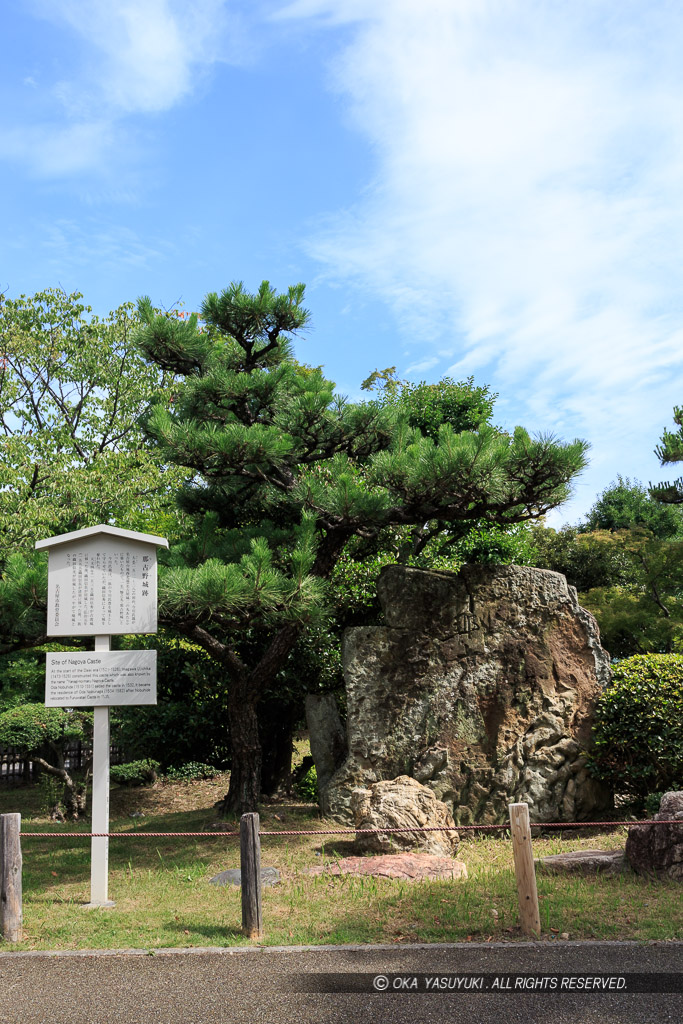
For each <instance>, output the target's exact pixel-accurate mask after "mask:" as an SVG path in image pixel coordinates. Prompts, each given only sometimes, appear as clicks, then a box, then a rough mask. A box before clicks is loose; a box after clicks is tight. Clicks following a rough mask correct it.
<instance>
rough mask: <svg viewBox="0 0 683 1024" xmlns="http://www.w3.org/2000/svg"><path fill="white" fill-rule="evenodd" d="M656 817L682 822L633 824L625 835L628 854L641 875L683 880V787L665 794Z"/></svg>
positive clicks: (632, 865)
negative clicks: (673, 823)
mask: <svg viewBox="0 0 683 1024" xmlns="http://www.w3.org/2000/svg"><path fill="white" fill-rule="evenodd" d="M654 820H655V821H676V822H680V825H632V826H631V828H630V829H629V830H628V838H627V839H626V858H627V860H628V862H629V864H630V865H631V867H632V868H633V870H634V871H636V872H637V873H638V874H639V875H654V876H657V877H659V878H661V877H665V878H672V879H674V880H675V881H678V882H683V790H681V791H679V792H675V793H665V794H664V796H663V797H662V799H661V801H660V803H659V812H658V813H657V814H655V816H654Z"/></svg>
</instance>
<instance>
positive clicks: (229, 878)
mask: <svg viewBox="0 0 683 1024" xmlns="http://www.w3.org/2000/svg"><path fill="white" fill-rule="evenodd" d="M279 881H280V872H279V871H278V869H277V868H261V885H277V884H278V882H279ZM209 882H210V883H211V885H241V884H242V872H241V871H240V869H239V868H228V870H227V871H219V873H218V874H217V875H214V876H213V878H210V879H209Z"/></svg>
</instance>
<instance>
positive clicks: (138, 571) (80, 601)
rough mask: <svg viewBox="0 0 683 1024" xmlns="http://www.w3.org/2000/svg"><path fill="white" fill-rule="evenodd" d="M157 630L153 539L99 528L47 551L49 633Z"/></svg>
mask: <svg viewBox="0 0 683 1024" xmlns="http://www.w3.org/2000/svg"><path fill="white" fill-rule="evenodd" d="M156 631H157V553H156V547H155V545H154V544H147V543H145V542H141V541H131V540H129V539H128V538H118V537H114V536H111V535H109V534H106V533H100V534H96V535H95V536H90V537H83V538H81V539H79V540H74V541H70V542H68V543H65V544H59V545H57V546H55V547H53V548H52V549H51V550H50V556H49V565H48V577H47V632H48V636H95V635H97V634H108V635H111V634H112V633H156Z"/></svg>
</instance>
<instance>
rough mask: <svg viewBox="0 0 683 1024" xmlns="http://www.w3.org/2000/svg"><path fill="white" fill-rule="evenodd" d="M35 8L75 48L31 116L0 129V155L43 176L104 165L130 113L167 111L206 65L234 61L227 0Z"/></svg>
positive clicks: (90, 2) (46, 3) (74, 0)
mask: <svg viewBox="0 0 683 1024" xmlns="http://www.w3.org/2000/svg"><path fill="white" fill-rule="evenodd" d="M32 10H33V11H34V13H35V14H36V15H37V16H38V17H41V18H44V19H48V20H50V21H51V22H52V23H54V24H55V26H57V27H58V28H59V29H60V30H62V32H64V31H66V32H67V33H68V34H70V35H71V44H72V46H73V47H74V51H73V52H74V56H73V60H72V61H71V66H70V68H69V74H68V77H65V76H64V75H62V76H61V77H58V78H57V79H56V80H53V81H51V82H44V81H43V82H41V86H40V90H41V97H40V98H41V99H42V102H43V106H42V108H40V107H39V105H38V101H36V103H35V104H34V107H33V108H32V110H33V113H34V117H35V120H34V121H33V122H29V123H26V122H25V121H24V120H22V122H21V123H17V124H15V126H14V127H13V128H9V129H8V130H6V131H5V132H4V133H3V134H2V135H1V136H0V156H1V157H5V158H12V159H15V160H19V161H22V162H24V163H26V164H28V165H29V167H31V169H32V170H33V172H35V173H37V174H39V175H42V176H48V177H57V176H64V175H70V174H74V173H80V172H83V171H86V170H89V169H93V168H97V167H101V166H104V164H105V162H106V160H107V159H111V157H112V155H113V154H115V153H116V150H117V147H119V146H121V144H122V143H123V144H124V145H123V147H122V148H125V143H124V140H123V139H122V137H121V136H122V132H123V126H124V125H125V119H126V118H127V117H129V116H130V115H136V114H138V115H139V114H143V115H144V114H147V115H153V114H159V113H161V112H163V111H166V110H169V109H170V108H172V107H173V106H174V105H176V104H177V103H179V102H181V101H182V100H184V99H185V98H186V97H188V96H189V95H190V94H191V93H192V92H193V90H194V89H195V88H196V87H197V85H198V83H199V82H200V81H201V79H202V76H203V75H204V74H205V72H206V69H207V68H208V67H210V65H211V64H213V63H214V62H215V61H217V60H232V59H236V58H235V52H234V50H231V44H230V39H229V32H228V20H227V8H226V0H189V2H184V0H34V3H33V5H32ZM237 20H238V18H237V16H236V17H235V19H233V22H234V23H237ZM26 81H27V82H28V83H29V84H30V85H32V86H33V87H34V92H35V91H36V82H35V80H34V79H33V78H31V79H27V80H26Z"/></svg>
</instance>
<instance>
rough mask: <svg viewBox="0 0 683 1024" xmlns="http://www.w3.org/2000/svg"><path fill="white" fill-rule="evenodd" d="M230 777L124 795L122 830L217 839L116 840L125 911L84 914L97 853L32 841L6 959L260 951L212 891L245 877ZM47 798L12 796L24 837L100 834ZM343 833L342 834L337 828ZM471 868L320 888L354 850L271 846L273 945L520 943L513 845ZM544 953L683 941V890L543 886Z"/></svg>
mask: <svg viewBox="0 0 683 1024" xmlns="http://www.w3.org/2000/svg"><path fill="white" fill-rule="evenodd" d="M225 791H226V778H225V777H219V778H217V779H214V780H211V781H203V782H189V783H188V782H175V783H162V782H159V783H156V784H155V785H154V786H153V787H149V788H144V789H125V788H116V787H114V788H113V789H112V794H111V829H112V831H127V832H132V831H136V832H139V833H142V835H144V833H145V832H150V831H154V832H204V833H205V835H206V838H204V837H203V836H202V837H197V838H191V837H175V838H172V837H169V838H153V837H148V838H143V837H142V836H141V837H140V838H121V839H117V838H113V839H112V840H110V873H109V877H110V883H109V891H110V897H111V898H112V899H113V900H115V902H116V906H115V908H113V909H111V910H103V909H99V910H84V909H83V906H82V905H83V904H84V903H86V902H87V901H88V899H89V885H90V840H89V839H87V838H83V839H78V838H73V839H69V838H63V839H52V838H49V839H47V838H45V839H41V838H35V839H32V838H30V836H29V835H27V834H25V835H24V836H23V838H22V851H23V862H24V869H23V886H24V932H25V937H24V941H23V942H22V943H17V944H9V943H2V941H1V940H0V949H3V950H12V949H105V948H109V949H111V948H131V947H133V948H144V949H150V950H154V949H155V948H159V947H164V946H184V947H189V946H233V945H249V942H248V940H247V939H245V938H244V937H243V936H242V934H241V932H240V924H241V903H240V890H239V889H237V888H235V887H232V886H230V887H226V888H218V887H216V886H214V885H209V879H210V878H211V877H212V876H213V875H215V874H217V873H218V872H219V871H223V870H224V869H225V868H229V867H239V841H238V840H235V839H230V838H222V837H217V836H215V835H212V834H211V829H212V827H215V826H218V827H220V828H222V829H235V830H237V829H238V822H237V821H231V822H228V823H225V822H220V821H219V817H218V812H217V811H216V810H215V809H214V806H213V805H214V803H215V802H216V801H217V800H218V799H219V798H220V797H221V796H222V795H223V794H224V793H225ZM42 801H43V797H42V794H41V791H40V789H39V787H37V786H19V787H8V786H4V785H3V786H2V787H0V813H5V812H10V811H19V812H21V814H22V830H23V832H24V833H30V832H32V831H33V832H38V831H52V832H57V833H59V832H65V831H75V830H80V831H83V832H87V831H88V829H89V827H90V826H89V822H83V823H82V824H79V825H78V826H76V827H74V826H73V825H72V824H67V825H60V824H56V823H54V822H51V821H49V819H48V818H47V817H46V816H45V815H44V813H43V811H42V809H41V802H42ZM334 827H335V823H334V822H330V821H325V820H323V819H321V818H320V817H319V816H318V813H317V809H316V808H315V807H314V806H311V805H306V804H294V803H282V804H271V805H264V806H263V807H262V808H261V828H262V829H264V830H269V831H270V830H273V831H275V830H289V829H316V830H324V829H326V828H327V829H331V828H334ZM337 827H338V826H337ZM463 835H464V836H465V837H466V838H464V839H463V842H462V843H461V845H460V849H459V852H458V858H459V859H460V860H463V861H464V862H465V864H466V865H467V869H468V873H469V877H468V879H466V880H459V881H453V882H450V881H449V882H443V881H442V882H422V883H407V882H405V881H399V880H390V879H377V878H368V877H366V878H352V877H348V876H346V877H344V876H341V877H335V876H326V875H321V876H311V875H307V874H306V873H305V869H306V868H308V867H311V866H313V865H318V864H320V863H321V859H322V862H333V861H334V860H335V859H336V858H340V857H345V856H348V855H350V854H351V853H352V852H353V849H352V842H351V840H350V839H349V838H348V837H338V838H337V837H334V836H320V835H313V836H295V837H292V836H282V837H277V836H268V837H263V839H262V864H263V865H264V866H266V865H269V866H273V867H276V868H277V869H278V870H279V871H280V873H281V878H282V881H281V884H280V885H278V886H275V887H273V888H268V889H265V890H264V894H263V918H264V926H265V938H264V940H263V942H264V943H265V944H266V945H288V944H293V945H309V944H322V943H378V942H384V943H386V942H396V943H399V942H468V941H501V940H505V941H508V940H509V941H515V940H518V939H520V938H522V936H521V934H520V932H519V929H518V927H517V924H518V917H517V891H516V886H515V877H514V869H513V861H512V844H511V842H510V840H509V837H507V836H505V835H499V834H495V835H491V834H468V833H463ZM624 841H625V830H624V829H623V828H621V827H615V828H613V829H609V830H607V831H603V832H599V831H598V830H594V829H586V830H582V832H581V834H580V836H579V834H578V833H577V832H572V833H571V835H570V834H568V833H567V832H566V831H565V832H562V833H558V832H556V833H555V834H554V835H541V836H537V835H536V832H534V842H533V846H534V853H535V855H536V856H539V855H543V854H549V853H559V852H562V851H563V850H569V849H581V848H596V847H598V848H602V849H609V848H614V847H618V846H622V845H623V843H624ZM537 877H538V893H539V903H540V909H541V922H542V928H543V935H542V941H556V940H558V939H559V936H560V935H562V934H563V933H567V934H568V935H569V940H570V941H571V940H576V939H588V938H594V939H635V940H642V941H647V940H664V939H682V938H683V907H682V902H683V901H682V900H681V886H680V884H676V883H674V882H662V881H653V880H648V879H645V878H641V877H638V876H636V875H633V874H630V873H629V874H624V875H619V876H615V877H611V878H610V877H600V876H598V877H593V878H588V879H586V878H579V877H576V876H574V877H558V876H552V875H549V874H545V873H543V872H540V871H539V872H538V873H537Z"/></svg>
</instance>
